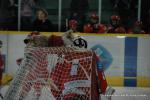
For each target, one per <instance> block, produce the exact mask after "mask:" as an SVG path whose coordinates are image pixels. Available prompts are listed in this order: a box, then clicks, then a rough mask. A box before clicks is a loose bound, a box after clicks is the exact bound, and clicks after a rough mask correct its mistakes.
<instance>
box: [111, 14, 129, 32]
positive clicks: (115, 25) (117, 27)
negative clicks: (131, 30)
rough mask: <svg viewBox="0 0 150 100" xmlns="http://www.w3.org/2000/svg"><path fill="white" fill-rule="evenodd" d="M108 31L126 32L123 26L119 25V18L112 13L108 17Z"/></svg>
mask: <svg viewBox="0 0 150 100" xmlns="http://www.w3.org/2000/svg"><path fill="white" fill-rule="evenodd" d="M108 33H126V30H125V28H124V27H123V26H122V25H121V19H120V17H119V16H117V15H112V16H111V18H110V26H109V27H108Z"/></svg>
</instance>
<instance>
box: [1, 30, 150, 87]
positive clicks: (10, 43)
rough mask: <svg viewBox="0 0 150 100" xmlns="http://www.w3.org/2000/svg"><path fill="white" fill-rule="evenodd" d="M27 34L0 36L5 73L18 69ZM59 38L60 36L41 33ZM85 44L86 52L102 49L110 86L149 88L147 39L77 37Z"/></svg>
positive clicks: (138, 36) (136, 37)
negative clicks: (108, 57) (108, 61)
mask: <svg viewBox="0 0 150 100" xmlns="http://www.w3.org/2000/svg"><path fill="white" fill-rule="evenodd" d="M28 33H29V32H10V31H9V32H8V31H7V32H6V31H1V32H0V40H2V41H3V48H2V54H3V55H5V72H6V73H9V74H11V75H15V73H16V70H17V68H18V67H19V66H17V64H16V59H18V58H23V56H24V47H25V44H24V43H23V40H24V39H25V38H26V36H27V34H28ZM42 34H44V35H47V36H48V35H51V34H56V35H61V34H62V33H58V32H57V33H56V32H53V33H44V32H43V33H42ZM78 34H79V35H81V36H83V37H84V38H85V39H86V40H87V41H88V49H90V48H91V47H93V46H95V45H101V46H103V47H105V48H106V49H107V50H108V51H109V52H110V54H111V55H112V57H113V62H112V64H111V65H110V66H109V68H108V69H107V70H106V71H105V74H106V77H107V81H108V83H109V85H112V86H133V87H136V86H137V87H150V63H149V62H150V53H149V51H150V44H149V43H150V35H135V34H134V35H131V34H128V35H127V34H102V35H100V34H85V33H78Z"/></svg>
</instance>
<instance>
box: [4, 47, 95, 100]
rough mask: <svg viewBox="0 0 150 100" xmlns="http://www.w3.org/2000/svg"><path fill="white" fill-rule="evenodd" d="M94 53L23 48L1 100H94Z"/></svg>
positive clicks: (76, 50)
mask: <svg viewBox="0 0 150 100" xmlns="http://www.w3.org/2000/svg"><path fill="white" fill-rule="evenodd" d="M94 58H95V57H94V55H93V52H91V51H89V50H79V49H74V48H66V47H51V48H39V47H33V48H26V50H25V57H24V60H23V62H22V63H21V66H20V68H19V69H18V71H17V73H16V75H15V77H14V79H13V81H12V83H11V84H10V88H9V89H8V91H7V93H6V95H5V97H4V100H97V99H96V98H97V97H96V96H97V95H96V85H95V83H96V79H95V78H96V76H95V63H94V61H95V60H94Z"/></svg>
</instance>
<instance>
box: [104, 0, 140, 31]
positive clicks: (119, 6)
mask: <svg viewBox="0 0 150 100" xmlns="http://www.w3.org/2000/svg"><path fill="white" fill-rule="evenodd" d="M137 2H138V0H102V14H101V18H102V19H101V22H102V23H103V24H106V25H109V24H110V23H111V22H110V17H111V16H112V15H118V16H120V19H121V24H122V25H123V27H125V29H127V28H131V27H132V25H133V23H134V22H135V21H136V19H137Z"/></svg>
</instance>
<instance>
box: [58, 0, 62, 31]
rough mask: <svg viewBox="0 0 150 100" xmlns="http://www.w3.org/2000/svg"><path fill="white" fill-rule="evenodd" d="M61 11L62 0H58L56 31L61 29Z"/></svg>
mask: <svg viewBox="0 0 150 100" xmlns="http://www.w3.org/2000/svg"><path fill="white" fill-rule="evenodd" d="M61 11H62V0H59V4H58V31H59V32H60V31H61Z"/></svg>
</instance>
